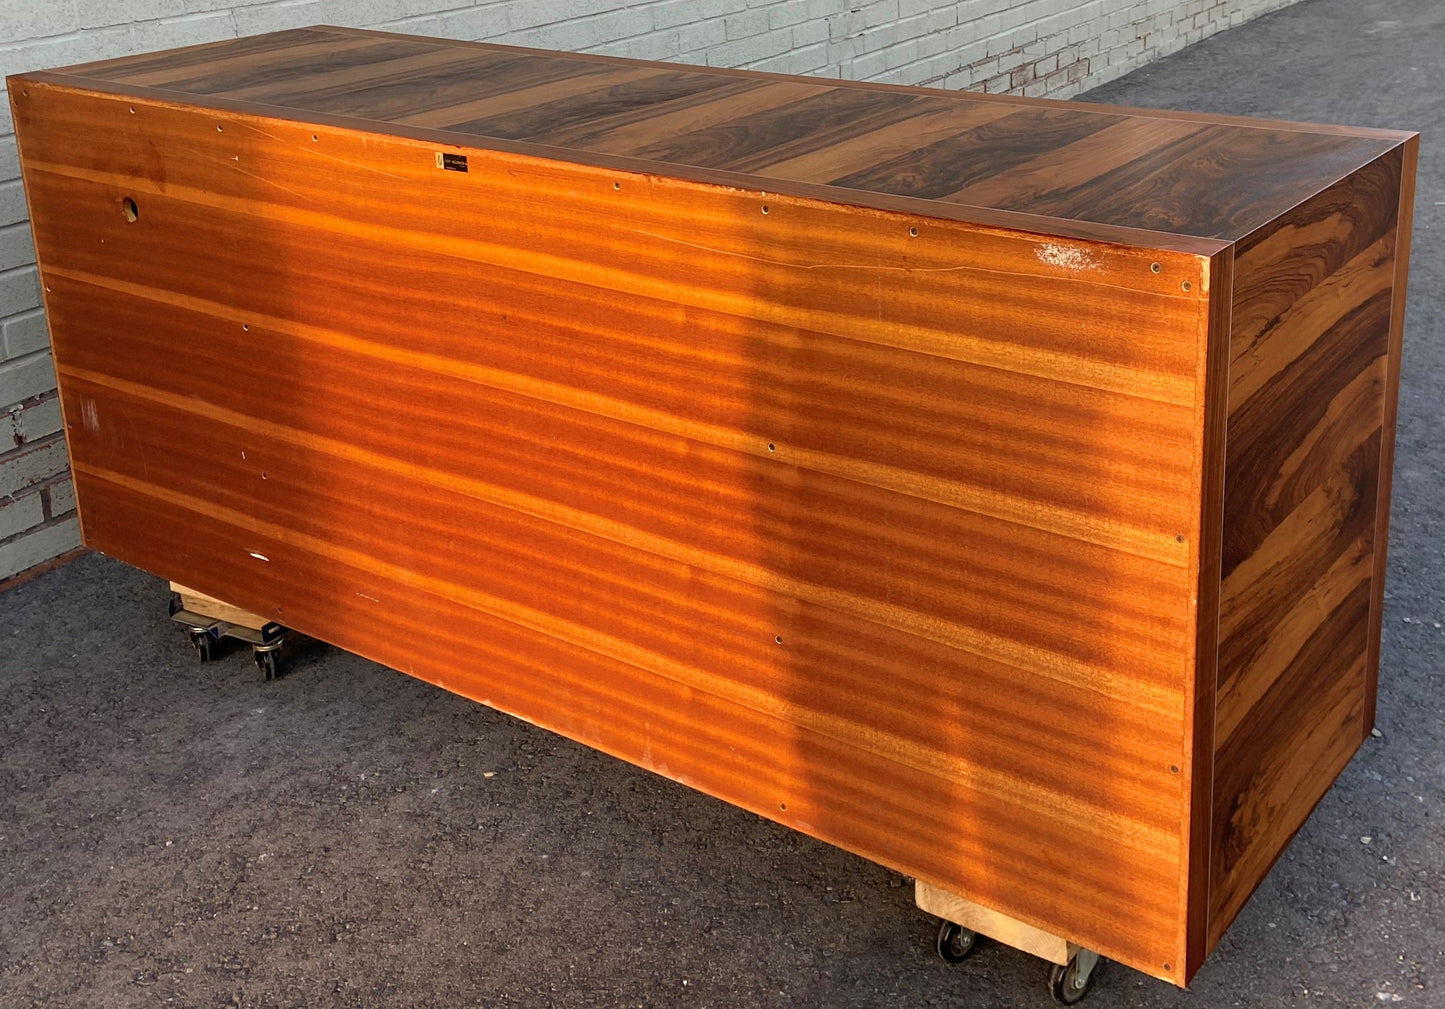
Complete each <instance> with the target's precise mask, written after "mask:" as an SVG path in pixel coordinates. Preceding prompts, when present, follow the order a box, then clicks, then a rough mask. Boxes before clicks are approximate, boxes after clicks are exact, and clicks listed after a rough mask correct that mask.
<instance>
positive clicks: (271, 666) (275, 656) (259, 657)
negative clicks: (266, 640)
mask: <svg viewBox="0 0 1445 1009" xmlns="http://www.w3.org/2000/svg"><path fill="white" fill-rule="evenodd" d="M255 658H256V672H257V674H258V675H259V677H260V678H261V680H263V681H265V680H274V679H276V678H277V677H279V676H280V675H281V650H280V649H279V648H272V649H268V650H267V651H264V652H260V651H258V652H256V653H255Z"/></svg>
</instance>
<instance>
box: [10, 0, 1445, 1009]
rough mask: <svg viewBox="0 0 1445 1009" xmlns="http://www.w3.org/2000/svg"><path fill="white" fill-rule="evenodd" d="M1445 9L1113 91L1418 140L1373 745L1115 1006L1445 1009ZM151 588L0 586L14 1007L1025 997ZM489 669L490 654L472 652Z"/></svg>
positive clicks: (1092, 1001)
mask: <svg viewBox="0 0 1445 1009" xmlns="http://www.w3.org/2000/svg"><path fill="white" fill-rule="evenodd" d="M1442 76H1445V5H1442V4H1441V3H1440V2H1439V0H1379V2H1372V3H1364V4H1362V3H1359V2H1356V0H1306V2H1303V3H1300V4H1298V5H1296V6H1293V7H1290V8H1288V9H1286V10H1284V11H1281V12H1279V13H1277V14H1274V15H1270V16H1267V17H1265V18H1262V19H1259V20H1257V21H1255V22H1252V23H1250V24H1248V25H1245V26H1243V27H1241V28H1238V29H1235V30H1233V31H1230V32H1227V33H1224V34H1222V35H1219V36H1216V37H1215V38H1212V39H1210V40H1208V41H1206V42H1204V43H1201V44H1199V45H1197V46H1194V47H1192V48H1190V49H1188V50H1186V51H1184V52H1182V53H1180V54H1178V55H1176V56H1174V57H1171V58H1169V59H1166V60H1163V61H1161V62H1159V63H1157V64H1155V65H1152V66H1150V67H1148V68H1145V69H1144V70H1141V71H1139V72H1137V73H1134V74H1132V75H1130V76H1129V77H1128V78H1125V79H1123V80H1120V81H1118V82H1115V83H1113V84H1110V85H1108V86H1106V87H1104V88H1101V89H1099V90H1097V91H1095V92H1093V93H1092V94H1090V95H1089V96H1087V98H1088V100H1097V101H1110V102H1116V103H1124V104H1133V105H1153V106H1161V107H1170V108H1179V109H1198V110H1207V111H1215V112H1229V113H1239V114H1245V115H1258V116H1266V117H1271V118H1283V119H1301V120H1315V121H1331V122H1343V123H1350V124H1356V125H1379V126H1388V127H1401V128H1413V129H1419V130H1421V131H1422V132H1424V134H1425V137H1424V142H1423V145H1422V151H1421V159H1420V169H1419V185H1418V196H1417V210H1416V217H1415V243H1414V253H1413V257H1412V269H1411V277H1410V300H1409V314H1408V324H1407V331H1406V341H1405V363H1404V371H1403V379H1402V392H1401V399H1400V424H1399V446H1398V456H1397V463H1396V478H1395V480H1396V483H1395V500H1394V515H1393V531H1392V536H1391V539H1392V543H1391V563H1390V573H1389V582H1388V593H1387V595H1388V604H1387V607H1386V612H1385V632H1384V646H1383V658H1382V668H1381V675H1380V705H1379V727H1380V730H1381V732H1382V736H1381V737H1380V738H1378V739H1374V740H1372V741H1370V742H1369V743H1368V744H1367V745H1366V746H1365V748H1364V749H1363V750H1362V751H1361V753H1360V754H1359V755H1358V756H1357V757H1356V758H1355V760H1354V761H1353V762H1352V763H1351V764H1350V765H1349V767H1348V768H1347V769H1346V770H1345V772H1344V774H1343V775H1342V777H1341V778H1340V781H1339V782H1338V783H1337V784H1336V786H1335V787H1334V788H1333V789H1332V790H1331V792H1330V793H1329V794H1328V795H1327V796H1326V798H1325V799H1324V801H1323V802H1322V803H1321V804H1320V806H1319V808H1318V809H1317V810H1316V811H1315V813H1314V815H1313V816H1312V817H1311V819H1310V820H1309V822H1308V823H1307V824H1306V825H1305V827H1304V829H1303V830H1302V831H1301V832H1300V834H1299V835H1298V836H1297V837H1296V839H1295V841H1294V842H1293V844H1291V846H1290V847H1289V849H1288V850H1287V852H1286V853H1285V855H1284V856H1283V858H1282V859H1281V860H1280V862H1279V863H1278V865H1277V866H1276V867H1275V869H1274V870H1273V872H1272V873H1271V874H1270V875H1269V877H1268V878H1267V879H1266V880H1265V882H1264V884H1263V885H1262V886H1261V887H1260V889H1259V891H1258V892H1257V893H1256V895H1255V896H1254V898H1253V899H1252V900H1251V901H1250V903H1249V904H1248V906H1247V907H1246V908H1245V909H1244V911H1243V913H1242V914H1241V915H1240V917H1239V919H1238V920H1237V921H1236V922H1235V924H1234V926H1233V927H1232V928H1231V929H1230V931H1229V933H1228V934H1227V935H1226V936H1225V937H1224V939H1223V941H1222V942H1221V943H1220V945H1219V947H1218V948H1217V949H1216V950H1215V952H1214V954H1213V956H1212V957H1211V958H1210V960H1209V961H1208V963H1207V964H1206V965H1205V966H1204V968H1203V969H1202V970H1201V971H1200V972H1199V974H1198V976H1197V978H1196V979H1195V981H1194V983H1193V985H1192V988H1191V990H1190V991H1188V992H1184V991H1179V990H1176V989H1174V988H1172V987H1170V986H1168V985H1167V984H1164V983H1163V982H1158V981H1154V980H1151V979H1148V978H1145V977H1144V976H1142V975H1140V974H1137V973H1135V972H1133V971H1130V970H1128V969H1126V968H1124V967H1121V966H1119V965H1117V964H1108V965H1106V966H1105V967H1104V968H1102V973H1101V974H1100V975H1099V977H1098V979H1097V981H1096V984H1095V990H1094V991H1093V992H1092V993H1091V994H1090V996H1089V1000H1088V1002H1087V1003H1085V1004H1088V1005H1093V1006H1098V1007H1165V1006H1190V1007H1193V1009H1217V1007H1235V1006H1268V1007H1274V1006H1349V1007H1361V1006H1369V1005H1379V1004H1394V1003H1399V1004H1403V1005H1407V1006H1422V1007H1423V1006H1432V1007H1445V899H1442V898H1445V830H1442V820H1445V816H1442V814H1445V684H1442V669H1441V667H1442V661H1441V655H1442V645H1445V630H1442V629H1441V626H1440V625H1441V624H1442V623H1445V537H1442V534H1441V530H1442V528H1445V441H1442V438H1441V421H1442V417H1445V411H1442V405H1441V398H1442V396H1441V394H1442V379H1445V346H1442V341H1441V339H1440V334H1441V331H1442V325H1441V323H1442V319H1441V315H1442V304H1445V303H1442V299H1441V294H1440V292H1441V291H1442V289H1445V276H1442V274H1445V254H1442V250H1441V247H1440V241H1439V238H1440V235H1441V227H1442V220H1445V148H1442V145H1445V88H1442V85H1441V79H1442ZM165 600H166V591H165V587H164V585H163V584H162V583H161V582H159V581H158V580H157V579H155V578H153V577H151V576H149V575H146V574H143V573H141V572H138V571H135V570H133V569H130V568H127V567H125V566H123V565H121V564H118V563H116V562H113V561H111V560H108V559H106V558H103V557H100V556H96V555H90V556H86V557H83V558H82V559H80V560H78V561H76V562H74V563H72V564H69V565H67V566H65V567H62V568H59V569H57V570H55V571H52V572H49V573H47V574H44V575H42V576H40V577H37V578H34V579H32V580H30V581H28V582H25V583H23V584H20V585H18V586H16V587H14V588H12V589H10V590H9V591H7V592H5V593H3V594H0V1006H3V1007H6V1009H9V1007H20V1006H26V1007H28V1006H45V1007H72V1006H73V1007H77V1009H79V1007H85V1009H92V1007H127V1006H164V1005H174V1006H253V1007H283V1006H287V1007H289V1006H295V1007H301V1006H307V1007H329V1006H396V1007H462V1006H529V1007H530V1006H537V1007H547V1006H558V1007H562V1006H568V1007H570V1006H599V1007H623V1006H649V1007H652V1006H698V1007H748V1009H754V1007H758V1009H761V1007H771V1006H828V1007H830V1009H831V1007H839V1009H846V1007H857V1009H863V1007H882V1006H889V1007H895V1006H897V1007H924V1006H950V1007H952V1006H957V1007H969V1009H974V1007H980V1009H982V1007H1002V1006H1007V1007H1028V1006H1044V1005H1049V1004H1051V1003H1050V1002H1049V999H1048V996H1047V993H1046V991H1045V985H1044V973H1045V967H1044V965H1043V964H1042V963H1040V962H1039V961H1037V960H1034V959H1032V958H1030V957H1028V956H1026V955H1024V954H1021V953H1018V952H1016V951H1013V950H1010V949H1007V948H1004V947H1000V946H997V945H985V946H984V948H982V949H981V950H980V952H978V953H977V954H976V955H975V956H974V957H973V958H972V959H970V960H969V961H968V962H966V963H965V964H962V965H959V966H956V967H950V966H947V965H945V964H943V963H942V962H941V961H939V960H938V958H937V957H936V956H935V955H934V953H933V951H932V938H933V930H934V923H933V922H932V921H931V920H930V919H928V918H927V917H926V916H924V915H923V914H921V913H920V912H918V911H917V910H916V909H915V908H914V906H913V900H912V888H911V885H909V883H908V881H906V880H904V879H903V878H902V877H900V876H898V875H896V874H894V873H892V872H890V871H889V870H887V869H884V868H880V867H878V866H876V865H873V864H870V863H868V862H865V861H863V860H861V859H859V858H856V857H854V856H852V855H849V854H847V853H845V852H843V851H840V850H838V849H835V848H832V847H829V846H827V845H824V844H821V843H819V842H816V841H813V840H811V839H809V838H806V837H804V836H801V835H799V834H796V833H794V832H792V831H789V830H787V829H785V828H783V827H779V826H776V825H774V824H772V823H770V822H767V821H764V820H761V819H759V818H758V817H755V816H753V815H751V814H749V813H746V812H743V811H741V810H738V809H735V808H732V807H729V806H727V805H725V804H723V803H721V802H718V801H715V800H713V799H710V798H707V797H705V796H703V795H700V794H698V793H695V792H693V791H690V790H689V789H687V788H685V787H683V786H680V785H676V784H674V783H672V782H670V781H667V780H665V779H662V778H659V777H656V776H654V775H651V774H649V773H647V772H644V771H641V770H638V769H635V768H632V767H630V766H628V765H626V764H623V763H621V762H620V761H617V760H613V759H611V758H608V757H605V756H602V755H600V754H597V753H595V752H592V751H590V750H588V749H586V748H585V747H582V746H579V745H576V744H573V743H571V742H568V741H566V740H564V739H561V738H559V737H557V736H554V735H552V734H550V733H548V732H545V731H543V730H540V729H537V728H534V727H532V726H529V725H526V724H524V723H522V722H520V721H517V720H514V719H511V718H509V717H507V716H504V715H500V714H497V713H495V712H493V711H490V710H488V709H486V708H483V707H481V706H479V705H476V704H473V703H471V702H469V701H465V700H463V699H461V698H459V697H455V696H452V695H449V694H447V693H444V692H442V691H441V690H438V689H436V688H434V687H432V686H429V685H428V684H425V683H422V682H420V681H417V680H413V679H410V678H409V677H406V676H403V675H401V674H399V673H395V672H392V671H390V670H387V669H385V668H382V667H380V666H377V665H375V664H373V663H370V662H367V661H364V660H362V659H360V658H357V657H355V656H352V655H349V654H346V653H344V652H341V651H338V650H336V649H332V648H329V647H326V646H323V645H319V644H316V645H312V646H310V647H308V648H305V649H304V650H302V651H301V652H300V653H299V654H296V655H294V656H293V657H292V659H291V663H290V674H289V675H287V676H286V677H285V678H283V679H281V680H279V681H275V682H272V683H261V682H258V681H257V679H256V678H255V676H254V673H253V669H252V667H251V663H250V658H249V654H248V653H246V652H243V651H236V652H232V653H230V654H228V655H223V656H221V657H220V658H219V659H218V660H217V661H216V662H214V663H212V664H211V665H208V666H200V665H198V664H197V663H196V661H195V658H194V656H193V654H192V653H191V651H190V650H189V648H188V647H187V646H186V644H185V641H184V635H183V634H182V633H181V632H180V631H179V630H178V629H177V628H176V627H175V626H174V625H172V624H171V622H170V621H169V619H168V618H167V615H166V611H165ZM478 647H484V645H483V644H482V643H478Z"/></svg>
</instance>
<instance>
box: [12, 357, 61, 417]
mask: <svg viewBox="0 0 1445 1009" xmlns="http://www.w3.org/2000/svg"><path fill="white" fill-rule="evenodd" d="M54 388H55V365H54V363H53V362H52V361H51V360H50V355H49V354H48V353H40V354H31V355H29V356H28V357H22V358H18V359H16V360H14V361H4V362H0V409H3V408H5V407H7V406H10V405H11V404H14V403H19V402H20V401H22V400H26V399H31V398H32V397H35V396H40V395H43V394H45V393H47V392H50V391H51V390H52V389H54Z"/></svg>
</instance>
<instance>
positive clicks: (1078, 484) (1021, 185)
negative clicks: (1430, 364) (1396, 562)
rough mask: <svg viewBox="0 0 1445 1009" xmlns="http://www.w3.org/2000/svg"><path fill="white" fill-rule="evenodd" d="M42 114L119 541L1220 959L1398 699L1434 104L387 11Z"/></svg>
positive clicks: (881, 849)
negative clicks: (457, 163)
mask: <svg viewBox="0 0 1445 1009" xmlns="http://www.w3.org/2000/svg"><path fill="white" fill-rule="evenodd" d="M9 93H10V96H11V101H12V107H13V109H14V113H15V120H16V124H17V132H18V135H19V139H20V147H21V155H22V169H23V174H24V178H25V186H26V193H27V198H28V199H29V201H30V206H31V213H32V222H33V227H34V231H35V236H36V244H37V250H38V253H39V260H40V264H41V274H42V277H43V281H44V289H45V300H46V310H47V314H48V317H49V320H50V325H51V332H52V336H53V340H54V345H55V356H56V363H57V373H58V376H59V382H60V392H61V399H62V403H63V408H64V414H65V419H66V425H67V438H68V443H69V447H70V450H71V457H72V462H73V468H74V472H75V483H76V490H77V500H78V506H79V511H80V515H81V518H82V527H83V532H84V537H85V541H86V542H87V544H89V545H91V546H94V547H97V548H99V549H102V550H105V551H107V552H109V553H112V554H114V555H115V556H118V557H120V558H122V559H124V560H127V561H129V562H131V563H134V564H137V565H139V566H141V567H145V568H147V569H149V570H152V571H155V572H157V573H159V574H162V575H164V576H166V577H169V578H172V579H175V580H178V581H181V582H183V583H185V584H187V585H193V586H195V587H196V588H197V589H198V590H199V591H201V592H204V593H207V594H210V595H214V596H217V597H219V598H224V599H226V600H227V601H228V602H230V603H232V604H234V605H237V606H240V607H243V608H246V609H249V610H252V611H254V612H256V613H259V614H263V615H265V616H267V617H274V618H275V619H276V620H277V621H279V622H282V623H285V624H286V625H288V626H292V627H295V628H297V629H298V630H300V631H302V632H305V633H308V634H311V635H314V636H316V637H320V638H322V639H324V640H328V641H331V642H333V643H336V644H338V645H340V646H342V647H345V648H348V649H350V650H353V651H356V652H359V653H361V654H363V655H367V656H369V657H371V658H374V659H377V660H378V661H381V662H385V663H387V664H388V665H391V666H394V667H395V668H398V669H401V670H403V671H405V672H408V673H411V674H413V675H416V676H419V677H422V678H424V679H427V680H429V681H431V682H434V683H437V684H438V685H441V686H443V687H445V688H447V689H450V690H454V691H457V692H459V693H462V694H465V695H467V696H469V697H472V698H475V699H477V700H479V701H482V702H484V703H487V704H491V705H493V706H495V707H498V708H500V709H502V710H505V711H510V712H514V713H517V714H519V715H522V716H524V717H526V718H528V719H530V720H532V721H535V722H537V723H539V724H541V725H544V726H547V727H549V728H551V729H554V730H555V731H558V732H561V733H564V734H566V735H568V736H571V737H572V738H575V739H578V740H581V741H583V742H585V743H588V744H589V745H592V746H595V747H598V748H599V749H602V750H604V751H606V752H608V753H612V754H615V755H617V756H620V757H622V758H624V759H627V760H630V761H633V762H635V763H638V764H640V765H642V766H644V767H648V768H651V769H653V770H655V771H658V772H659V773H663V774H666V775H668V776H670V777H672V778H674V779H676V780H679V781H683V782H685V783H688V784H690V785H693V786H694V787H697V788H700V789H702V790H704V791H707V792H709V793H711V794H713V795H716V796H719V797H721V798H724V799H726V800H728V801H731V802H734V803H736V804H738V805H740V806H743V807H745V808H748V809H751V810H754V811H756V812H758V813H760V814H762V815H764V816H768V817H771V818H773V819H776V820H779V821H780V822H783V823H787V824H789V825H791V826H794V827H796V828H797V829H799V830H803V831H806V832H808V833H810V834H812V835H814V836H816V837H820V838H823V839H825V840H828V841H830V842H832V843H835V844H838V845H841V846H843V847H845V848H848V849H850V850H852V851H855V852H858V853H860V854H862V855H864V856H865V857H868V858H871V859H874V860H876V861H879V862H882V863H884V864H887V865H890V866H893V867H895V868H897V869H899V870H900V871H903V872H906V873H909V874H911V875H913V876H915V877H916V878H918V879H919V880H920V881H921V882H922V884H923V886H924V890H925V891H926V892H928V893H934V894H942V895H943V897H940V899H941V900H942V899H944V897H946V898H947V901H945V903H947V902H948V901H954V904H950V906H955V905H956V906H958V907H979V908H985V909H987V911H988V913H989V914H990V915H998V916H1003V918H1001V919H1000V920H1004V918H1006V919H1007V920H1012V921H1017V922H1019V923H1021V924H1022V925H1023V926H1026V927H1027V929H1034V930H1039V931H1041V932H1043V933H1047V934H1048V935H1050V936H1054V937H1057V938H1058V939H1059V940H1060V941H1062V942H1064V943H1066V944H1073V945H1077V946H1083V947H1086V948H1088V949H1092V950H1096V951H1098V952H1101V953H1103V954H1105V955H1107V956H1110V957H1112V958H1114V959H1117V960H1120V961H1122V962H1124V963H1126V964H1129V965H1131V966H1134V967H1137V968H1138V969H1140V970H1143V971H1145V972H1147V973H1150V974H1153V975H1155V976H1158V977H1163V978H1167V979H1169V980H1172V981H1174V982H1175V983H1177V984H1185V983H1187V982H1188V980H1189V978H1190V977H1191V976H1192V975H1193V973H1194V971H1195V970H1197V969H1198V967H1199V966H1200V964H1201V963H1202V962H1203V960H1204V957H1205V956H1206V955H1207V954H1208V952H1209V949H1210V948H1211V947H1212V946H1213V944H1214V943H1215V942H1216V941H1217V940H1218V938H1219V936H1220V935H1221V934H1222V932H1223V930H1224V929H1225V928H1226V927H1227V925H1228V923H1229V921H1230V920H1231V919H1232V918H1233V916H1234V915H1235V914H1236V913H1237V911H1238V909H1239V907H1240V906H1241V905H1242V903H1243V902H1244V901H1245V900H1246V899H1247V898H1248V895H1249V894H1250V893H1251V892H1252V891H1253V889H1254V887H1255V886H1256V885H1257V884H1258V882H1259V880H1260V879H1261V878H1262V877H1263V875H1264V873H1265V872H1266V871H1267V870H1268V868H1269V865H1270V864H1271V863H1272V861H1273V860H1274V859H1275V858H1276V857H1277V856H1278V854H1279V853H1280V851H1282V850H1283V847H1284V845H1285V844H1286V843H1287V842H1288V839H1289V837H1290V836H1291V835H1292V834H1293V832H1294V831H1295V830H1296V829H1297V828H1298V826H1299V824H1300V823H1302V822H1303V820H1304V817H1305V816H1306V815H1307V814H1308V812H1309V810H1310V808H1311V807H1312V806H1313V805H1314V803H1315V801H1317V799H1318V798H1319V796H1320V795H1321V794H1322V793H1323V791H1324V789H1325V788H1327V787H1328V785H1329V783H1330V782H1331V781H1332V780H1333V779H1334V777H1335V775H1336V774H1337V773H1338V771H1339V769H1340V767H1342V766H1343V764H1344V762H1345V761H1346V760H1348V758H1349V756H1350V754H1351V753H1352V752H1353V751H1354V748H1355V747H1356V745H1358V743H1359V741H1360V739H1361V738H1362V736H1363V734H1364V732H1365V731H1366V730H1367V728H1368V725H1369V722H1370V721H1371V719H1372V713H1371V712H1372V705H1373V700H1374V698H1373V693H1374V683H1375V680H1374V677H1375V664H1376V663H1377V662H1378V635H1379V612H1380V601H1381V596H1380V589H1381V586H1382V584H1383V570H1384V568H1383V565H1384V557H1383V554H1384V551H1383V544H1384V539H1385V530H1386V523H1387V519H1388V497H1389V482H1390V481H1389V477H1390V472H1389V471H1390V460H1391V450H1392V446H1393V417H1394V396H1395V386H1396V383H1397V382H1398V373H1399V347H1400V339H1401V332H1402V323H1401V319H1402V311H1403V294H1402V292H1403V283H1404V269H1405V267H1404V263H1405V254H1406V252H1407V249H1406V246H1407V244H1408V237H1409V233H1408V207H1409V201H1410V194H1411V192H1412V189H1411V186H1412V179H1413V171H1414V156H1415V155H1414V151H1415V146H1414V145H1415V141H1414V139H1413V135H1410V134H1405V133H1398V132H1392V131H1381V130H1354V129H1346V128H1341V127H1316V126H1304V125H1300V124H1286V123H1261V122H1254V121H1247V120H1237V119H1229V118H1225V117H1211V116H1199V115H1189V114H1179V113H1167V112H1155V111H1148V110H1137V109H1114V108H1103V107H1097V106H1096V107H1090V106H1079V105H1068V104H1060V103H1050V102H1044V101H1033V100H1022V99H1012V98H1009V99H999V98H996V97H993V96H977V95H962V94H957V93H945V92H937V91H928V90H923V89H911V88H899V87H894V86H888V85H869V84H854V83H850V82H837V81H820V80H806V79H798V78H785V77H779V76H777V75H767V74H752V73H746V72H741V71H726V70H714V69H710V68H709V69H705V68H690V67H678V66H674V65H669V64H660V63H643V62H638V61H626V60H615V59H610V58H605V57H595V56H582V55H576V54H555V53H540V52H535V51H530V50H519V49H511V48H507V47H500V46H492V45H484V44H472V43H453V42H446V41H441V40H429V39H417V38H413V37H409V36H399V35H390V34H386V33H376V32H362V31H357V30H352V29H338V28H314V29H300V30H296V31H292V32H284V33H278V34H276V35H275V36H271V37H268V38H266V39H261V40H257V39H248V40H237V41H233V42H225V43H216V44H211V45H207V46H201V47H193V48H190V49H186V50H177V51H175V52H173V53H169V54H161V55H157V56H143V57H131V58H127V59H123V60H115V61H108V62H105V63H99V64H91V65H89V66H86V67H80V68H75V69H73V70H71V71H64V72H41V73H34V74H27V75H21V76H19V77H15V78H11V79H10V81H9ZM76 137H97V138H103V142H97V143H91V144H77V143H75V138H76ZM442 153H447V154H452V155H461V156H464V157H465V158H466V159H467V170H466V171H465V172H458V171H445V170H442V167H441V165H440V163H439V159H438V155H439V154H442ZM126 200H129V201H131V202H130V203H129V204H126V203H124V202H123V201H126ZM127 206H129V207H130V208H131V209H132V210H133V211H134V213H132V214H127V213H125V212H123V210H124V209H125V208H126V207H127ZM130 217H134V219H133V220H132V219H128V218H130ZM176 431H185V432H187V437H185V438H183V439H178V438H176V437H175V436H174V432H176ZM176 528H184V529H186V530H187V535H186V536H185V537H184V538H181V539H177V537H175V536H174V535H173V534H172V533H171V532H170V530H173V529H176ZM477 642H485V643H486V646H485V647H484V648H478V647H477V644H476V643H477ZM955 898H956V900H955Z"/></svg>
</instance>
